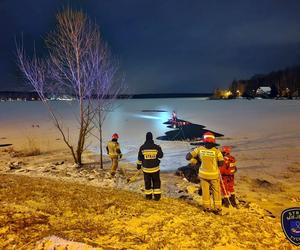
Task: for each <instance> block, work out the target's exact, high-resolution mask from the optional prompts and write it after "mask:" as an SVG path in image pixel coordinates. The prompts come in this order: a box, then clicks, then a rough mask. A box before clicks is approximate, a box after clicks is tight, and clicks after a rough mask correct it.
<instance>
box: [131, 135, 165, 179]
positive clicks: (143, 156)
mask: <svg viewBox="0 0 300 250" xmlns="http://www.w3.org/2000/svg"><path fill="white" fill-rule="evenodd" d="M162 157H163V152H162V150H161V147H160V146H159V145H156V144H155V143H154V141H153V140H147V141H146V142H145V143H144V144H143V145H142V146H141V147H140V150H139V154H138V160H137V165H141V166H142V170H143V172H145V173H155V172H157V171H159V170H160V169H159V163H160V160H159V158H162Z"/></svg>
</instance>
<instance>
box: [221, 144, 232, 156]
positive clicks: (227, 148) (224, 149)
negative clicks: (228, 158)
mask: <svg viewBox="0 0 300 250" xmlns="http://www.w3.org/2000/svg"><path fill="white" fill-rule="evenodd" d="M221 151H222V152H224V153H226V154H230V152H231V147H230V146H223V147H222V148H221Z"/></svg>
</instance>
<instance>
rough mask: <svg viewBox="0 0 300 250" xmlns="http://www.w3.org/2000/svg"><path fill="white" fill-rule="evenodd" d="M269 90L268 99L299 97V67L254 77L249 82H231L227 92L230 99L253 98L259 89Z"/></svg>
mask: <svg viewBox="0 0 300 250" xmlns="http://www.w3.org/2000/svg"><path fill="white" fill-rule="evenodd" d="M262 86H266V87H270V88H271V93H270V95H269V97H273V98H274V97H288V98H289V97H290V98H291V97H299V90H300V66H296V67H289V68H286V69H284V70H278V71H273V72H271V73H268V74H260V75H254V76H253V77H251V78H250V79H249V80H233V81H232V83H231V84H230V87H229V90H230V91H231V93H232V97H237V96H239V95H241V96H244V97H254V96H255V95H256V90H257V89H258V88H259V87H262Z"/></svg>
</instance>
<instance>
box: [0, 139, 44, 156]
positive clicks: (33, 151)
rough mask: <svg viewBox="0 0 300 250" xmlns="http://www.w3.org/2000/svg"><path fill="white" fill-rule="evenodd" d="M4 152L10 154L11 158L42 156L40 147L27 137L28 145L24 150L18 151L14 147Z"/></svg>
mask: <svg viewBox="0 0 300 250" xmlns="http://www.w3.org/2000/svg"><path fill="white" fill-rule="evenodd" d="M2 152H5V153H8V154H9V155H10V156H11V157H29V156H37V155H41V154H42V151H41V149H40V147H39V146H38V145H37V144H36V142H35V140H34V139H32V138H30V137H27V144H26V145H25V146H24V148H23V149H21V150H16V149H15V148H14V147H8V148H5V149H3V150H2Z"/></svg>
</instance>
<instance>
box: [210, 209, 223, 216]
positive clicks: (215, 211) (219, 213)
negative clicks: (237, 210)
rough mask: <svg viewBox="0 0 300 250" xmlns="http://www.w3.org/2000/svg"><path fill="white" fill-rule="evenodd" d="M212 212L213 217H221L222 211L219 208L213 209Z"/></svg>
mask: <svg viewBox="0 0 300 250" xmlns="http://www.w3.org/2000/svg"><path fill="white" fill-rule="evenodd" d="M212 212H213V213H214V214H215V215H222V209H221V208H217V209H214V210H213V211H212Z"/></svg>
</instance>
